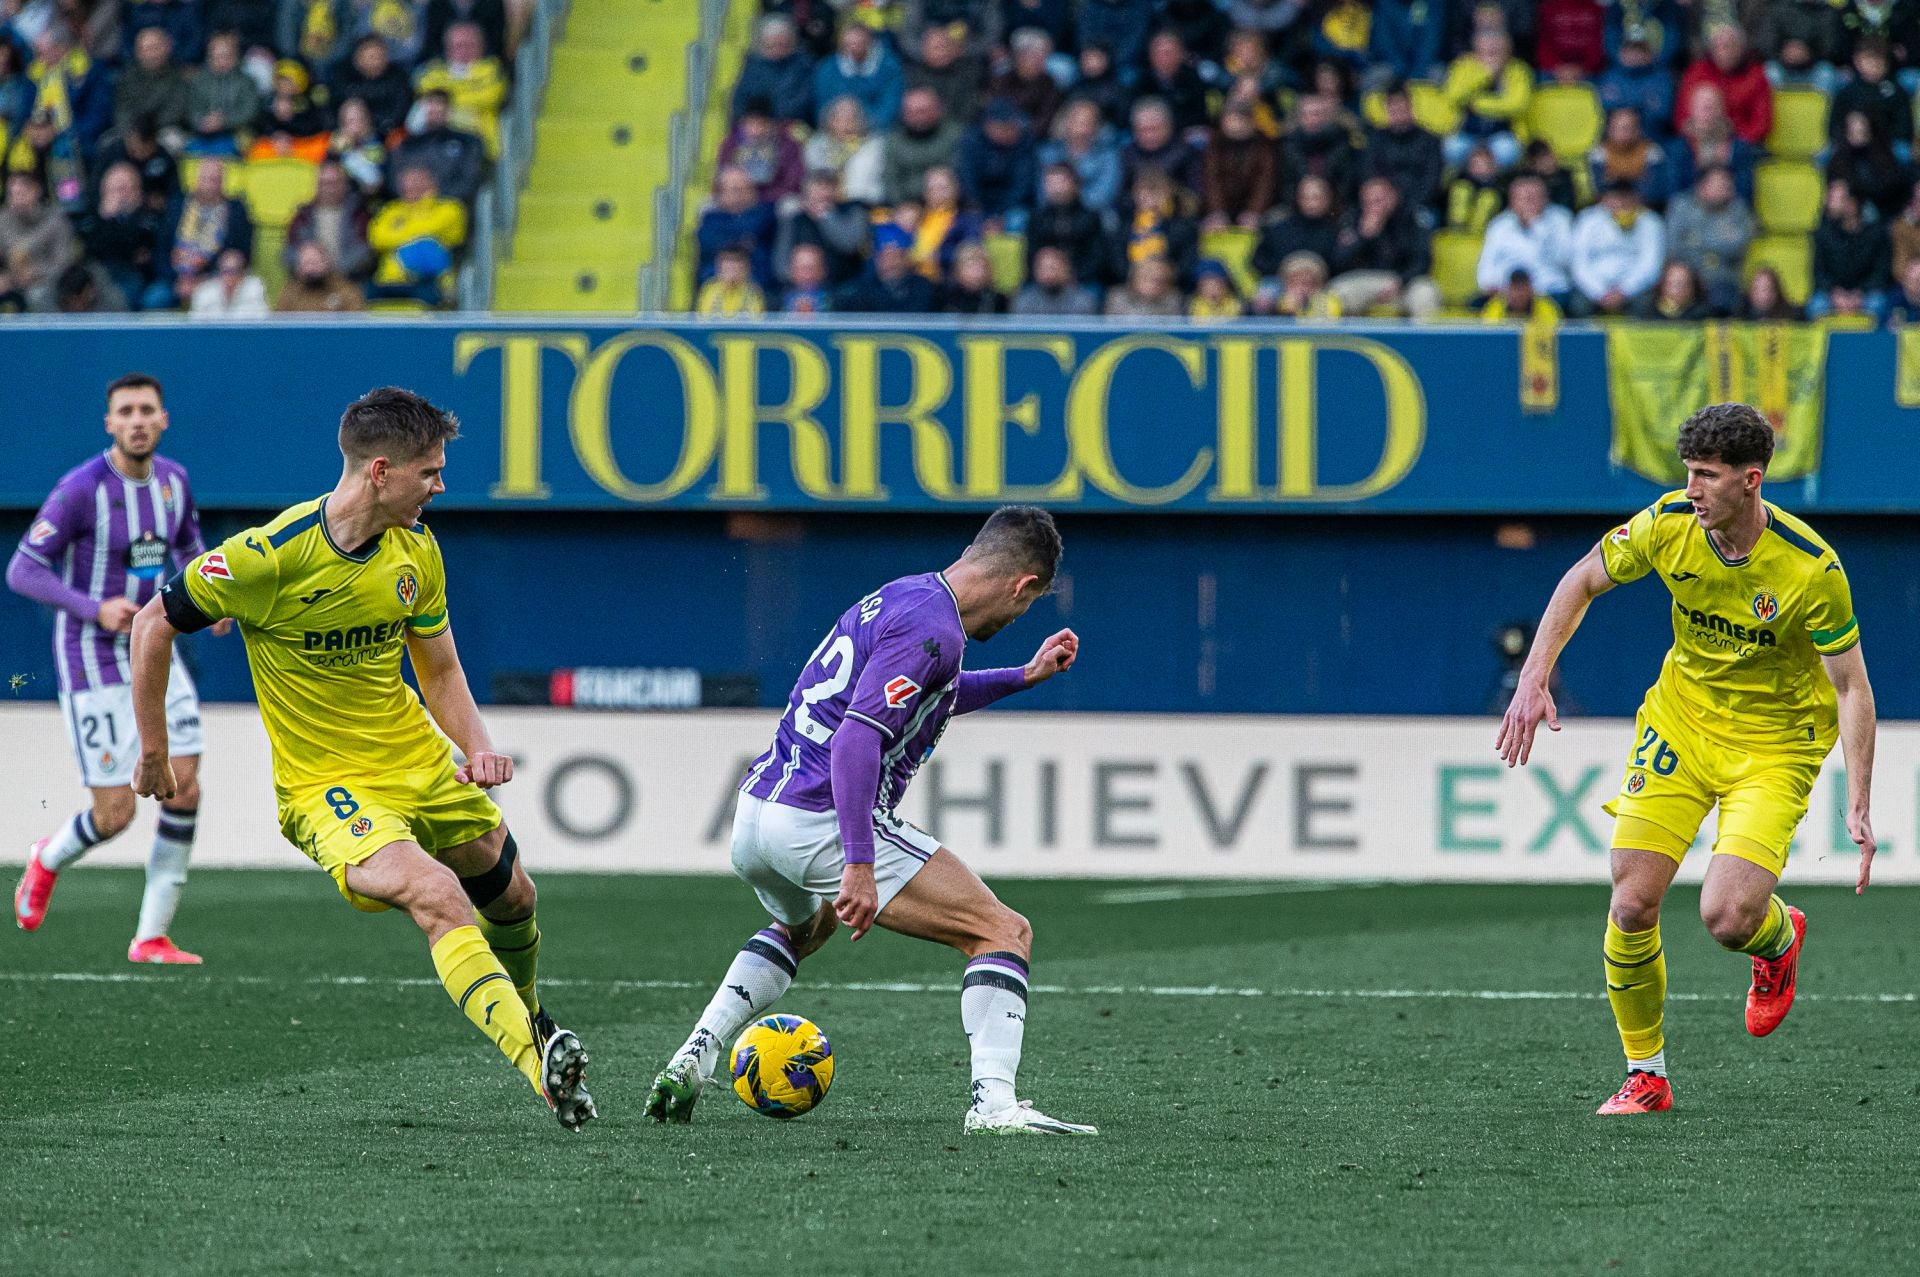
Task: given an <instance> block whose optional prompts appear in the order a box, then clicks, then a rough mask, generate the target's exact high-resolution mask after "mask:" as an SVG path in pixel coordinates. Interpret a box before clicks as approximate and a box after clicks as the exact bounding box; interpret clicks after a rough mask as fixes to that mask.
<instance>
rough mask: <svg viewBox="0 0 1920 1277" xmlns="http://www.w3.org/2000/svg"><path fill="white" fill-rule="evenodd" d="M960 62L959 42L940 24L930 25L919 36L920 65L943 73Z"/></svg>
mask: <svg viewBox="0 0 1920 1277" xmlns="http://www.w3.org/2000/svg"><path fill="white" fill-rule="evenodd" d="M959 60H960V42H959V41H958V40H955V39H954V38H953V32H952V31H950V30H948V29H947V28H946V27H945V26H943V25H941V24H940V23H937V22H936V23H930V24H929V25H928V27H927V29H926V30H925V31H924V32H922V33H921V35H920V63H921V65H922V66H925V67H927V68H928V69H930V70H934V71H944V70H946V69H947V68H948V67H950V66H952V65H953V64H954V63H956V62H958V61H959Z"/></svg>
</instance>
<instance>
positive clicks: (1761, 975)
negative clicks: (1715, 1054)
mask: <svg viewBox="0 0 1920 1277" xmlns="http://www.w3.org/2000/svg"><path fill="white" fill-rule="evenodd" d="M1787 919H1788V921H1790V922H1792V923H1793V943H1792V944H1790V945H1788V946H1787V951H1786V952H1785V953H1783V954H1781V955H1780V956H1779V957H1777V958H1755V959H1754V960H1753V986H1752V987H1751V988H1749V989H1748V990H1747V1032H1749V1033H1751V1034H1753V1036H1755V1037H1756V1038H1764V1037H1765V1036H1767V1034H1769V1033H1771V1032H1773V1031H1774V1030H1775V1029H1777V1028H1779V1027H1780V1022H1781V1021H1782V1020H1784V1019H1786V1018H1787V1012H1788V1011H1790V1010H1792V1009H1793V990H1794V987H1795V986H1796V985H1798V984H1799V982H1800V946H1801V945H1803V944H1805V943H1806V941H1807V915H1806V914H1804V913H1801V912H1800V911H1799V910H1798V909H1795V908H1794V907H1793V906H1792V905H1788V906H1787Z"/></svg>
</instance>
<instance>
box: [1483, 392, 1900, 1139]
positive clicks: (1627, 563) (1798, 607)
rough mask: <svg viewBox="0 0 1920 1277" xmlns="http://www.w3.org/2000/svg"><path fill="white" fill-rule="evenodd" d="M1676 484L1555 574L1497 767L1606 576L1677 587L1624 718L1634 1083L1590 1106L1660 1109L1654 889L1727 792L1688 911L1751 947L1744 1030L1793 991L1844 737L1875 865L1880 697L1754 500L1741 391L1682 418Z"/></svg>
mask: <svg viewBox="0 0 1920 1277" xmlns="http://www.w3.org/2000/svg"><path fill="white" fill-rule="evenodd" d="M1679 452H1680V457H1681V459H1682V460H1683V461H1684V462H1685V463H1686V470H1687V486H1686V488H1685V489H1684V490H1683V491H1679V492H1672V493H1668V494H1667V495H1666V496H1664V497H1662V498H1660V499H1659V500H1658V501H1656V502H1654V503H1653V504H1652V505H1651V506H1649V507H1647V508H1646V509H1645V510H1643V511H1641V512H1640V513H1639V514H1637V515H1635V516H1634V517H1633V519H1632V520H1630V521H1629V522H1628V523H1626V524H1624V525H1623V526H1621V527H1619V528H1616V529H1614V530H1613V531H1612V532H1611V533H1609V534H1608V535H1607V536H1606V537H1605V538H1603V539H1602V540H1601V542H1600V544H1598V545H1597V546H1595V547H1594V548H1593V550H1592V551H1590V552H1589V553H1588V554H1587V556H1586V557H1585V558H1583V559H1582V560H1581V561H1580V562H1579V563H1576V564H1575V565H1574V566H1573V568H1572V569H1571V570H1570V571H1569V572H1568V573H1567V574H1566V576H1565V577H1564V578H1563V579H1562V580H1561V582H1560V585H1559V588H1558V589H1556V590H1555V591H1554V595H1553V599H1552V601H1551V602H1550V603H1549V604H1548V606H1547V613H1546V616H1545V617H1543V618H1542V620H1541V623H1540V630H1539V635H1538V637H1537V638H1536V639H1535V640H1534V647H1533V651H1532V652H1531V653H1530V654H1529V656H1528V658H1527V663H1526V666H1525V668H1524V669H1523V670H1522V672H1521V677H1520V686H1519V688H1518V690H1517V691H1516V693H1515V695H1514V699H1513V703H1512V704H1511V705H1510V706H1509V707H1508V709H1507V714H1506V718H1505V720H1504V721H1503V722H1502V724H1501V728H1500V738H1499V741H1498V742H1497V745H1496V748H1498V749H1499V750H1500V751H1501V753H1502V755H1503V756H1504V757H1505V759H1506V761H1507V764H1508V765H1509V766H1512V765H1514V764H1516V763H1525V762H1526V761H1527V757H1528V755H1529V753H1530V751H1531V749H1532V744H1533V737H1534V733H1535V731H1536V730H1537V729H1538V726H1539V724H1540V722H1541V720H1542V719H1545V720H1546V722H1547V724H1548V726H1549V727H1551V728H1553V729H1554V730H1555V731H1558V730H1559V721H1558V719H1557V717H1556V715H1555V710H1554V706H1553V699H1552V697H1551V696H1549V695H1548V693H1547V678H1548V675H1549V674H1550V673H1551V671H1552V668H1553V663H1554V661H1555V659H1556V658H1558V656H1559V654H1560V651H1561V649H1562V648H1563V647H1565V645H1566V643H1567V640H1568V639H1569V638H1571V637H1572V635H1573V632H1574V630H1575V629H1576V628H1577V627H1578V626H1579V624H1580V621H1581V618H1582V617H1583V616H1584V615H1585V613H1586V609H1587V605H1588V604H1589V603H1591V602H1592V600H1593V599H1594V598H1596V597H1598V596H1599V595H1601V594H1603V593H1605V592H1606V591H1608V590H1610V589H1612V588H1613V587H1614V586H1615V585H1621V584H1625V583H1627V582H1630V581H1636V580H1638V579H1640V578H1641V577H1643V576H1648V575H1652V574H1658V575H1659V576H1660V577H1661V579H1662V581H1663V583H1664V584H1665V585H1666V586H1667V589H1668V590H1669V591H1670V592H1671V593H1672V596H1673V612H1672V616H1673V647H1672V649H1671V650H1670V651H1669V652H1668V653H1667V658H1666V661H1665V663H1664V664H1663V665H1662V666H1661V669H1660V677H1659V679H1658V680H1657V681H1656V682H1655V683H1654V685H1653V687H1652V688H1651V689H1650V690H1649V691H1648V692H1647V696H1646V700H1645V702H1644V703H1643V704H1642V705H1641V707H1640V712H1639V715H1638V717H1637V718H1636V720H1635V723H1634V733H1635V736H1634V743H1633V749H1632V751H1631V753H1630V754H1629V756H1628V759H1627V767H1626V773H1625V776H1624V777H1623V779H1622V781H1621V784H1620V792H1619V794H1618V795H1617V796H1616V797H1615V798H1614V799H1613V800H1612V801H1611V802H1609V803H1608V804H1607V807H1606V810H1607V811H1608V812H1609V813H1610V814H1612V815H1613V816H1614V818H1615V825H1614V835H1613V898H1612V901H1611V904H1610V907H1609V910H1608V916H1607V929H1606V938H1605V943H1604V953H1605V969H1606V982H1607V997H1608V1000H1609V1001H1610V1002H1611V1003H1612V1005H1613V1012H1614V1019H1615V1021H1616V1022H1617V1024H1618V1025H1619V1029H1620V1038H1621V1042H1622V1045H1623V1046H1624V1047H1625V1049H1626V1054H1627V1081H1626V1084H1625V1085H1624V1086H1623V1087H1622V1088H1621V1089H1620V1092H1619V1093H1618V1094H1617V1095H1615V1096H1614V1097H1613V1098H1612V1099H1610V1100H1608V1101H1607V1103H1606V1104H1604V1105H1602V1106H1601V1108H1600V1112H1601V1113H1608V1114H1613V1113H1646V1112H1654V1111H1659V1110H1664V1109H1668V1108H1671V1107H1672V1105H1673V1093H1672V1087H1671V1085H1670V1083H1669V1082H1668V1080H1667V1062H1666V1051H1665V1035H1664V1032H1663V1017H1664V1012H1665V1002H1666V987H1667V968H1666V958H1665V956H1664V951H1663V949H1662V945H1661V940H1660V903H1661V901H1662V899H1663V898H1664V897H1665V895H1666V892H1667V888H1668V887H1669V886H1670V885H1671V884H1672V882H1673V877H1674V874H1675V872H1676V871H1677V870H1678V869H1679V867H1680V861H1681V859H1682V858H1683V857H1684V856H1685V855H1686V853H1687V849H1688V847H1689V846H1690V845H1691V844H1692V842H1693V840H1694V836H1695V834H1696V833H1697V832H1698V831H1699V828H1700V824H1701V822H1702V820H1703V819H1704V818H1705V817H1706V814H1707V812H1708V810H1709V809H1711V808H1713V807H1715V806H1716V805H1717V806H1718V807H1719V823H1718V831H1717V834H1716V837H1715V841H1714V845H1713V860H1712V863H1711V864H1710V865H1709V866H1708V869H1707V875H1706V882H1705V885H1704V886H1703V887H1702V890H1701V895H1700V914H1701V918H1702V920H1703V921H1705V923H1706V925H1707V929H1708V931H1709V932H1711V933H1712V935H1713V937H1714V939H1715V940H1717V941H1719V942H1720V943H1721V944H1722V945H1724V946H1725V947H1726V948H1728V949H1732V950H1735V951H1736V952H1739V953H1744V954H1748V955H1750V956H1751V957H1752V959H1753V983H1752V985H1751V987H1750V988H1749V990H1748V994H1747V1013H1746V1024H1747V1030H1748V1031H1749V1032H1751V1033H1753V1034H1754V1035H1756V1036H1764V1035H1766V1034H1768V1033H1771V1032H1773V1030H1774V1029H1776V1028H1777V1027H1779V1025H1780V1022H1781V1021H1782V1020H1783V1019H1785V1017H1786V1014H1787V1010H1788V1008H1789V1007H1791V1006H1792V1004H1793V995H1794V988H1795V985H1796V983H1797V980H1798V973H1799V962H1800V950H1801V946H1802V943H1803V941H1804V938H1805V936H1806V929H1807V921H1806V917H1805V915H1804V914H1802V913H1801V911H1800V910H1798V909H1795V908H1792V907H1791V906H1789V905H1787V904H1786V903H1785V902H1783V901H1782V900H1781V899H1780V897H1779V896H1777V895H1775V894H1774V887H1775V886H1776V885H1777V884H1778V882H1779V878H1780V874H1781V872H1782V870H1784V869H1785V867H1786V862H1787V850H1788V847H1789V845H1790V844H1791V842H1792V840H1793V831H1794V829H1795V827H1796V826H1798V825H1799V823H1800V821H1801V819H1802V817H1804V816H1805V815H1806V811H1807V797H1808V794H1809V792H1810V791H1811V790H1812V788H1813V782H1814V780H1815V778H1816V777H1817V776H1818V775H1819V773H1820V766H1821V763H1822V761H1823V760H1824V759H1825V758H1826V756H1827V753H1828V752H1829V751H1830V750H1831V749H1832V748H1833V743H1834V740H1835V737H1836V736H1837V737H1838V738H1839V740H1840V742H1841V746H1842V749H1843V752H1844V755H1845V759H1846V766H1847V829H1848V832H1849V833H1850V834H1851V835H1852V837H1853V840H1854V842H1855V843H1857V844H1858V845H1859V847H1860V872H1859V875H1858V879H1857V882H1856V887H1855V889H1856V891H1864V890H1865V889H1866V886H1867V881H1868V877H1869V875H1870V874H1871V872H1872V865H1873V853H1874V841H1873V826H1872V821H1871V819H1870V816H1869V811H1868V808H1869V800H1870V797H1871V793H1872V779H1873V746H1874V706H1873V689H1872V687H1871V685H1870V684H1869V683H1868V681H1867V669H1866V662H1865V660H1864V658H1863V657H1862V656H1861V653H1860V627H1859V622H1858V621H1857V620H1856V618H1855V617H1854V613H1853V596H1852V592H1851V591H1850V589H1849V588H1848V585H1847V574H1846V571H1845V569H1843V568H1842V567H1841V566H1840V561H1839V559H1838V558H1837V557H1836V556H1835V555H1834V553H1833V550H1832V549H1831V548H1829V547H1828V545H1827V544H1826V542H1824V541H1822V540H1821V539H1820V538H1819V537H1818V536H1817V535H1815V534H1814V532H1813V530H1812V529H1811V528H1809V527H1808V526H1807V525H1806V524H1805V523H1803V522H1801V521H1800V520H1799V519H1796V518H1794V517H1793V516H1792V515H1790V514H1788V513H1786V512H1785V511H1784V510H1781V509H1779V508H1778V507H1776V506H1774V505H1771V504H1769V503H1768V502H1766V501H1765V500H1763V499H1762V498H1761V495H1760V486H1761V481H1762V479H1763V478H1764V476H1765V472H1766V467H1767V462H1768V461H1769V460H1770V459H1771V458H1772V456H1773V429H1772V427H1771V426H1769V425H1768V424H1767V422H1766V420H1765V419H1764V418H1763V417H1761V416H1760V414H1759V413H1757V412H1755V411H1754V410H1753V409H1752V408H1750V407H1748V406H1746V405H1745V404H1718V405H1715V406H1713V407H1710V408H1703V409H1701V410H1700V411H1699V412H1697V413H1695V414H1694V415H1693V416H1692V417H1691V418H1689V419H1688V420H1687V422H1686V424H1685V425H1684V426H1683V427H1682V428H1681V431H1680V439H1679Z"/></svg>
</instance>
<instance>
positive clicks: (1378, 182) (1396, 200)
mask: <svg viewBox="0 0 1920 1277" xmlns="http://www.w3.org/2000/svg"><path fill="white" fill-rule="evenodd" d="M1399 207H1400V188H1399V187H1397V186H1395V185H1394V184H1393V179H1392V178H1387V177H1370V178H1368V179H1367V180H1366V181H1364V182H1362V183H1360V211H1361V212H1362V213H1364V214H1367V215H1369V216H1372V217H1383V218H1384V217H1392V216H1393V214H1394V212H1395V210H1397V209H1398V208H1399Z"/></svg>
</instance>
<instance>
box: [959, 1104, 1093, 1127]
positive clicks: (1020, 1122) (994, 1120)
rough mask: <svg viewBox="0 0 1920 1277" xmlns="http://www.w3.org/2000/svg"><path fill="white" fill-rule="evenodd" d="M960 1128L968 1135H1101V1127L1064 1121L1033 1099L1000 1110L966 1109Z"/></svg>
mask: <svg viewBox="0 0 1920 1277" xmlns="http://www.w3.org/2000/svg"><path fill="white" fill-rule="evenodd" d="M960 1129H961V1130H963V1131H965V1132H966V1133H967V1134H968V1135H1098V1134H1099V1133H1100V1128H1099V1127H1097V1126H1086V1125H1083V1124H1081V1123H1079V1122H1062V1121H1061V1120H1060V1119H1059V1118H1056V1117H1048V1116H1047V1115H1046V1114H1045V1113H1042V1112H1041V1111H1040V1110H1039V1109H1037V1108H1035V1107H1033V1101H1032V1100H1021V1101H1019V1102H1018V1103H1015V1104H1009V1105H1008V1106H1007V1107H1005V1108H1003V1109H1000V1110H999V1111H997V1112H993V1113H987V1112H983V1111H981V1110H980V1109H977V1108H970V1109H968V1110H967V1117H966V1121H965V1122H963V1123H962V1124H961V1128H960Z"/></svg>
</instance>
